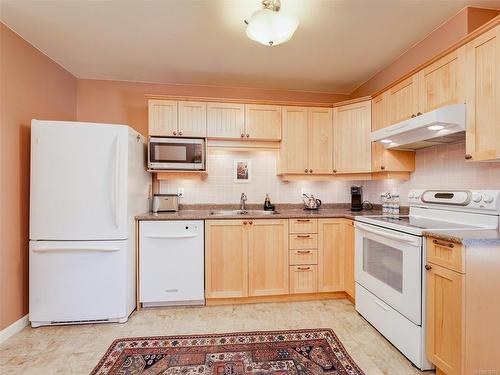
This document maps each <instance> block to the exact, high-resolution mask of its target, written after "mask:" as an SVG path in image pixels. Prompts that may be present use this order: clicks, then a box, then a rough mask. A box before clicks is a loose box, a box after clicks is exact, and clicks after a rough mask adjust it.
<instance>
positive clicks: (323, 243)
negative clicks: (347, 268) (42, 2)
mask: <svg viewBox="0 0 500 375" xmlns="http://www.w3.org/2000/svg"><path fill="white" fill-rule="evenodd" d="M344 229H345V227H344V225H343V219H319V220H318V238H319V243H318V267H319V272H318V291H319V292H338V291H343V290H344V238H345V236H344Z"/></svg>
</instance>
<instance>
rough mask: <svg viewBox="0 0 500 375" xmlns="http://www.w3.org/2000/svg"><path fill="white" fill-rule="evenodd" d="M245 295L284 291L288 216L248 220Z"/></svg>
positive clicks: (286, 287)
mask: <svg viewBox="0 0 500 375" xmlns="http://www.w3.org/2000/svg"><path fill="white" fill-rule="evenodd" d="M247 225H248V228H247V229H248V233H249V237H248V295H249V296H271V295H280V294H288V241H287V239H288V220H286V219H285V220H249V221H248V224H247Z"/></svg>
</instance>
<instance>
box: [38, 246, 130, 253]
mask: <svg viewBox="0 0 500 375" xmlns="http://www.w3.org/2000/svg"><path fill="white" fill-rule="evenodd" d="M117 251H120V248H119V247H116V246H48V247H38V248H36V249H33V252H34V253H71V252H85V253H113V252H117Z"/></svg>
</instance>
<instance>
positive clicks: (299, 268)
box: [297, 267, 311, 271]
mask: <svg viewBox="0 0 500 375" xmlns="http://www.w3.org/2000/svg"><path fill="white" fill-rule="evenodd" d="M297 269H298V270H300V271H308V270H310V269H311V267H297Z"/></svg>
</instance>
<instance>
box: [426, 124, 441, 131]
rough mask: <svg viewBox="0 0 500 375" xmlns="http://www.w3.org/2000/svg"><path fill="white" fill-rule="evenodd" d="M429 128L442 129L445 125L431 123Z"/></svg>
mask: <svg viewBox="0 0 500 375" xmlns="http://www.w3.org/2000/svg"><path fill="white" fill-rule="evenodd" d="M427 129H429V130H441V129H444V126H443V125H431V126H428V127H427Z"/></svg>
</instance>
